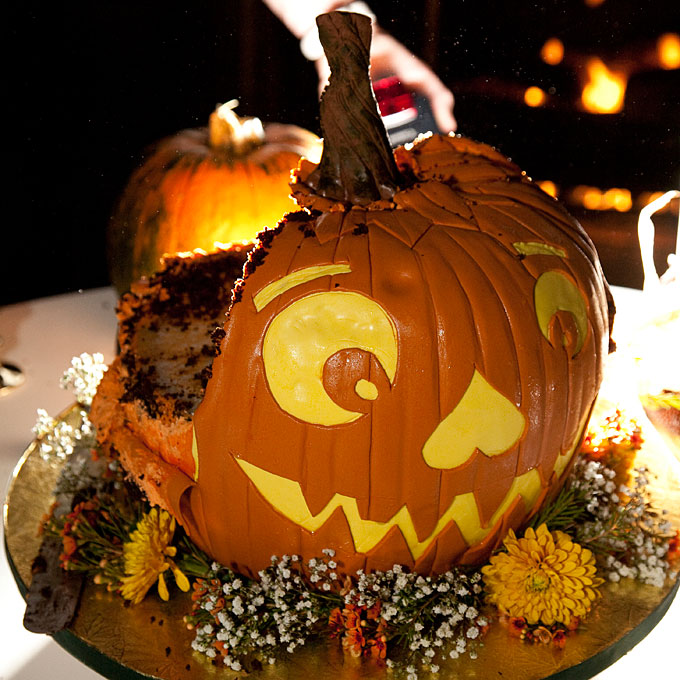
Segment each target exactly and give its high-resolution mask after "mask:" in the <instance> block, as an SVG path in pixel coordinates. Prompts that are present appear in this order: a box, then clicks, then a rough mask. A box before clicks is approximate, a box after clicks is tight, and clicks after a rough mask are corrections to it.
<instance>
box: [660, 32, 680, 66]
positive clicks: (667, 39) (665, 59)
mask: <svg viewBox="0 0 680 680" xmlns="http://www.w3.org/2000/svg"><path fill="white" fill-rule="evenodd" d="M656 52H657V55H658V57H659V65H660V66H661V68H665V69H672V68H680V35H678V34H677V33H664V34H663V35H662V36H660V37H659V39H658V40H657V42H656Z"/></svg>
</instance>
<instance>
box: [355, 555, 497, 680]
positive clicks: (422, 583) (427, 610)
mask: <svg viewBox="0 0 680 680" xmlns="http://www.w3.org/2000/svg"><path fill="white" fill-rule="evenodd" d="M348 606H355V607H363V608H366V609H367V610H368V611H371V609H373V608H375V607H376V606H378V607H379V615H380V619H381V620H382V621H384V623H385V627H384V635H385V638H386V643H387V646H388V649H389V650H391V649H394V650H397V651H398V653H397V654H396V655H395V656H394V657H393V658H387V660H386V665H387V666H388V667H391V668H395V669H397V670H402V671H405V672H406V677H407V678H409V680H410V679H411V678H416V677H417V674H418V669H419V668H424V669H425V670H426V671H429V672H430V673H437V672H438V671H439V668H440V663H441V662H443V661H446V660H447V659H455V658H457V657H459V656H461V655H463V654H466V653H467V654H468V655H469V656H470V658H473V659H474V658H476V656H477V647H478V646H479V642H480V640H481V638H482V637H483V634H484V632H485V631H486V629H487V627H488V625H489V624H488V621H487V620H486V619H485V618H484V617H483V616H482V615H481V607H482V584H481V574H480V573H479V572H477V571H474V572H470V573H467V572H465V571H463V570H460V569H453V570H451V571H447V572H445V573H444V574H441V575H440V576H433V577H429V576H428V577H425V576H421V575H419V574H414V573H410V572H407V571H405V570H404V569H403V568H402V567H400V566H399V565H394V566H393V567H392V569H390V570H388V571H386V572H371V573H369V574H365V573H363V572H361V571H360V572H357V578H356V580H355V585H354V586H353V587H352V588H351V589H350V590H349V592H347V594H346V595H345V607H348ZM354 644H357V642H356V641H355V643H354ZM371 651H372V650H371Z"/></svg>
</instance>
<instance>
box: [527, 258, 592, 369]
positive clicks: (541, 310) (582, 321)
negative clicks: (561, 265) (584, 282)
mask: <svg viewBox="0 0 680 680" xmlns="http://www.w3.org/2000/svg"><path fill="white" fill-rule="evenodd" d="M534 305H535V307H536V318H537V320H538V325H539V327H540V329H541V333H543V336H544V337H545V339H546V340H547V341H548V342H550V343H552V341H551V338H550V326H551V324H552V321H553V317H554V316H555V314H557V312H568V313H569V314H571V315H572V317H573V319H574V323H575V325H576V336H577V337H576V341H575V342H573V343H572V347H573V349H572V353H571V356H572V357H575V356H576V355H577V354H578V353H579V351H580V350H581V347H583V343H584V342H585V341H586V336H587V333H588V310H587V308H586V303H585V300H584V298H583V294H582V293H581V291H580V290H579V289H578V288H577V286H576V284H574V283H573V282H572V281H571V280H570V279H569V278H567V276H565V275H564V274H563V273H562V272H554V271H553V272H545V273H543V274H541V276H539V278H538V281H536V286H535V287H534ZM563 342H564V344H565V346H566V345H567V344H568V342H569V340H568V338H566V337H565V338H564V339H563Z"/></svg>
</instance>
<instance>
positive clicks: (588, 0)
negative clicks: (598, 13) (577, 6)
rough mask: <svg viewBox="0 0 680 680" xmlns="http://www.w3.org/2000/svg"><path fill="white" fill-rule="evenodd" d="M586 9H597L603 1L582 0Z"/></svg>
mask: <svg viewBox="0 0 680 680" xmlns="http://www.w3.org/2000/svg"><path fill="white" fill-rule="evenodd" d="M583 2H584V3H585V5H586V7H599V6H600V5H601V4H602V3H603V2H604V0H583Z"/></svg>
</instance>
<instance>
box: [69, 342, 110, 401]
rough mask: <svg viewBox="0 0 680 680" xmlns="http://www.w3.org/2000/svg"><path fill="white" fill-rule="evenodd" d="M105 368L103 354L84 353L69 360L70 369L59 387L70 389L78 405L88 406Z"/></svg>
mask: <svg viewBox="0 0 680 680" xmlns="http://www.w3.org/2000/svg"><path fill="white" fill-rule="evenodd" d="M106 368H107V366H106V364H105V363H104V355H103V354H100V353H98V352H96V353H95V354H87V353H86V352H84V353H83V354H81V355H80V356H77V357H73V359H71V367H70V368H68V369H67V370H66V372H65V373H64V375H63V377H62V378H61V386H62V387H63V388H64V389H70V390H71V391H72V392H73V395H74V396H75V398H76V401H77V402H78V403H79V404H82V405H83V406H90V405H91V404H92V399H93V398H94V395H95V394H96V392H97V386H98V385H99V382H100V381H101V379H102V376H103V375H104V373H105V372H106Z"/></svg>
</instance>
